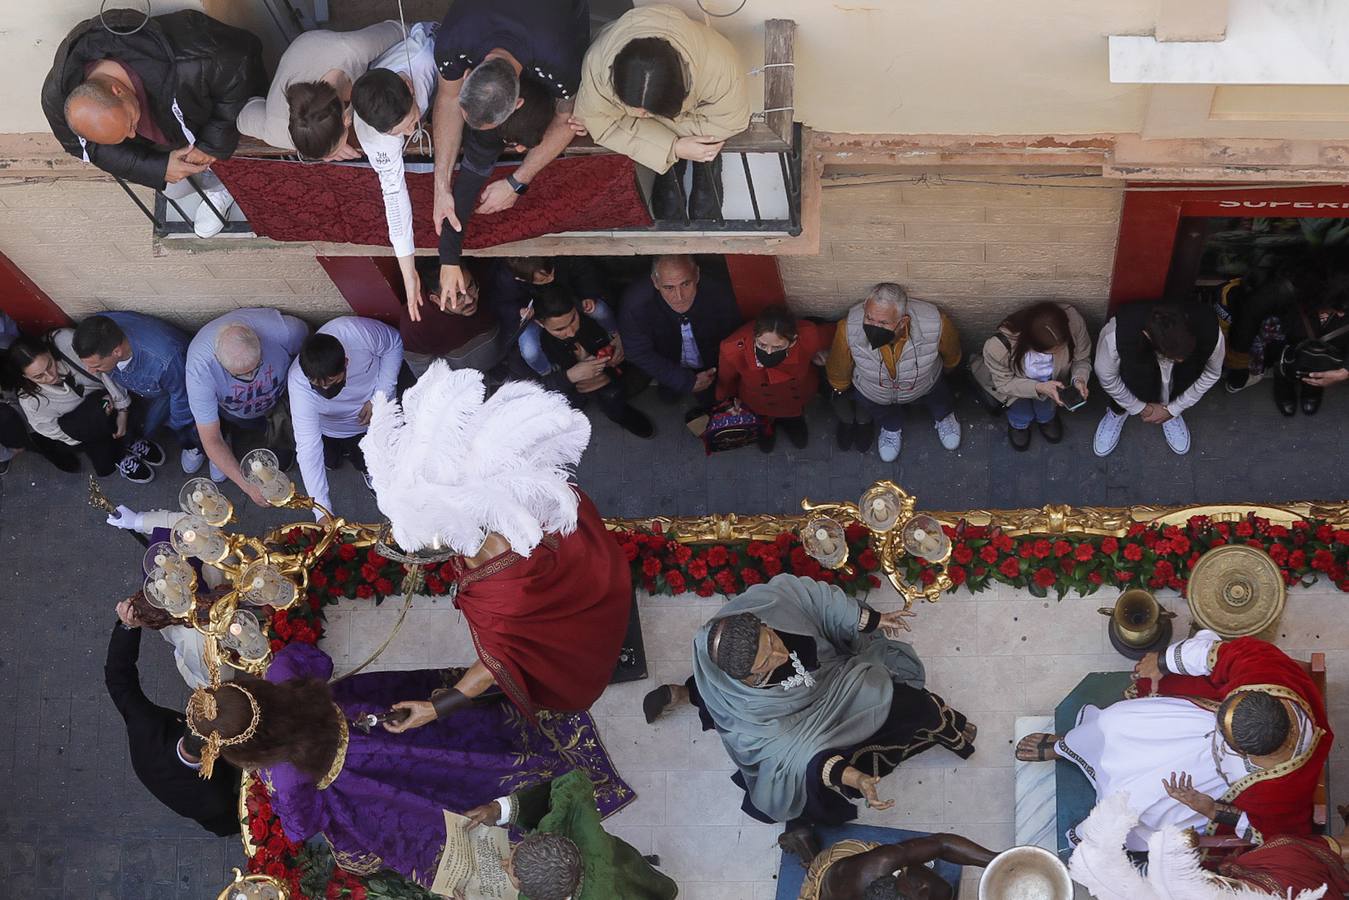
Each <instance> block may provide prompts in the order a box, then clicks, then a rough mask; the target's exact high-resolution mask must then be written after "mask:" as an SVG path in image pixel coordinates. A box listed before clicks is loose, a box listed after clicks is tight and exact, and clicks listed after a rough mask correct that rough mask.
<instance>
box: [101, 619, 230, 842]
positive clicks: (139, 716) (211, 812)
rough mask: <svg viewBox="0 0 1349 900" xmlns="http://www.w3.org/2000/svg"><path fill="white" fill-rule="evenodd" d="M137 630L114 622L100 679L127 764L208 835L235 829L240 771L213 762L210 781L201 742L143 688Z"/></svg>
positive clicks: (167, 803)
mask: <svg viewBox="0 0 1349 900" xmlns="http://www.w3.org/2000/svg"><path fill="white" fill-rule="evenodd" d="M140 650H141V629H139V628H127V627H125V626H123V625H122V623H121V622H118V623H117V624H116V625H114V626H113V629H112V639H111V640H110V641H109V642H108V659H107V662H106V663H105V664H104V666H103V680H104V682H105V683H106V684H107V687H108V694H109V695H110V696H111V697H112V702H113V703H114V704H116V705H117V711H118V712H120V713H121V714H122V718H123V720H125V721H126V737H127V743H128V745H129V747H130V750H131V768H132V769H134V770H135V772H136V777H137V778H139V779H140V780H141V783H142V784H144V785H145V787H146V788H147V789H148V790H149V791H150V793H152V794H154V795H155V799H156V800H158V801H159V802H160V803H163V804H164V805H165V806H167V807H168V808H169V809H171V810H173V811H174V812H176V813H177V814H178V815H180V816H185V817H187V818H189V819H193V820H195V821H196V822H197V823H198V824H200V825H201V827H202V828H205V829H206V830H207V831H209V832H211V833H212V834H216V835H219V836H220V837H226V836H228V835H231V834H238V833H239V770H238V769H236V768H234V767H233V766H231V765H229V764H227V763H225V762H223V761H217V762H216V764H215V772H214V773H213V774H212V775H211V777H210V778H209V779H203V778H201V777H200V775H199V774H198V770H199V769H200V768H201V756H200V752H201V741H200V739H198V738H196V737H195V736H193V735H192V734H191V733H189V732H185V730H184V726H185V723H186V720H185V719H184V718H183V714H182V713H181V712H176V711H174V710H172V709H166V708H165V707H162V706H156V705H155V704H154V703H151V702H150V698H148V697H146V696H145V692H144V691H143V690H141V679H140V673H139V672H138V671H137V669H136V662H137V660H138V659H139V658H140Z"/></svg>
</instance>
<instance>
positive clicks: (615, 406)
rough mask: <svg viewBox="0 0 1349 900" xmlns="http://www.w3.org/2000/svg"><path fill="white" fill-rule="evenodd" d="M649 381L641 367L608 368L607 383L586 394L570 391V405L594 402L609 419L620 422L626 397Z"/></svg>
mask: <svg viewBox="0 0 1349 900" xmlns="http://www.w3.org/2000/svg"><path fill="white" fill-rule="evenodd" d="M650 383H651V379H650V377H649V376H648V375H647V374H646V373H645V372H643V371H642V370H641V369H638V368H637V367H636V366H630V365H623V366H621V367H620V371H619V372H617V373H615V372H613V371H612V370H610V373H609V383H608V384H606V385H605V386H604V387H602V388H600V389H599V390H598V391H591V392H590V393H588V394H582V393H580V392H579V391H572V392H571V401H572V406H574V407H576V408H577V409H584V408H585V407H586V406H587V405H588V404H590V403H594V404H595V405H596V406H598V407H599V408H600V411H601V412H603V413H604V415H605V416H606V417H607V418H608V419H609V421H611V422H620V423H621V422H622V421H623V416H624V413H625V412H626V411H627V409H628V398H629V397H634V396H636V395H637V394H639V393H641V392H642V391H643V390H644V389H645V388H646V386H647V385H648V384H650Z"/></svg>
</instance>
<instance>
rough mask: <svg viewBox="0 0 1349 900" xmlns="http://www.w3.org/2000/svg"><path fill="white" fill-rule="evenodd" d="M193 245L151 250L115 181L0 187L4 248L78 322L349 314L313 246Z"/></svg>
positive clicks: (0, 243) (145, 226) (137, 214)
mask: <svg viewBox="0 0 1349 900" xmlns="http://www.w3.org/2000/svg"><path fill="white" fill-rule="evenodd" d="M140 193H141V195H142V198H143V199H145V201H146V202H147V204H148V203H150V202H151V199H150V197H151V194H150V192H149V191H148V190H144V189H141V191H140ZM190 243H191V242H190V241H189V240H184V241H182V242H168V243H167V249H165V248H156V246H155V242H154V240H153V237H152V235H151V229H150V223H149V221H148V220H147V219H146V218H145V215H144V214H143V213H142V212H141V211H140V210H139V209H137V208H136V206H135V205H134V204H133V203H132V202H131V199H130V198H129V197H127V196H126V194H125V193H123V191H122V189H121V188H120V187H118V186H117V185H116V184H115V183H113V182H111V181H101V180H98V181H85V180H73V179H72V180H63V181H42V182H32V183H17V182H16V183H6V184H0V252H3V253H4V254H5V255H6V256H8V257H9V258H10V259H11V260H13V261H14V263H15V264H16V265H17V266H19V268H21V269H23V271H24V272H25V273H26V274H27V275H28V277H30V278H32V279H33V281H35V282H36V283H37V284H38V286H39V287H41V288H42V289H43V290H44V291H46V292H47V294H48V296H50V297H51V298H52V300H53V301H55V302H56V304H57V305H58V306H60V307H61V308H62V309H63V310H65V311H66V313H67V314H68V315H70V316H71V317H72V318H74V319H77V320H78V319H80V318H83V317H84V316H87V315H91V314H93V313H97V312H100V311H102V310H107V309H132V310H137V311H139V312H145V313H149V314H151V315H156V316H162V317H163V318H165V319H168V320H170V321H172V322H175V323H177V324H180V325H182V326H184V327H186V328H195V327H197V326H200V325H201V324H203V323H204V322H206V321H208V320H210V319H212V318H214V317H215V316H218V315H220V314H221V313H224V312H227V311H229V310H231V309H236V308H239V307H246V306H271V307H276V308H278V309H282V310H284V311H285V312H288V313H291V314H293V315H298V316H301V317H304V318H306V319H309V320H311V321H312V322H314V323H321V322H324V321H326V320H328V319H330V318H332V317H333V316H337V315H343V314H349V313H350V312H351V307H349V306H348V305H347V303H346V301H345V300H343V299H342V295H341V294H339V293H338V291H337V288H336V287H335V286H334V285H333V283H332V281H331V280H329V278H328V276H327V274H325V273H324V271H323V269H322V268H321V267H320V266H319V264H318V262H317V261H316V260H315V259H314V251H313V250H312V249H311V248H309V247H306V246H303V245H301V246H296V247H293V248H292V247H277V248H267V249H251V248H250V249H209V250H200V249H197V250H195V251H194V250H193V249H192V248H191V247H190V246H189V245H190ZM212 243H213V244H214V245H215V246H216V247H219V246H220V245H221V244H222V243H223V241H214V242H212ZM199 246H200V245H198V247H199ZM0 305H3V301H2V300H0Z"/></svg>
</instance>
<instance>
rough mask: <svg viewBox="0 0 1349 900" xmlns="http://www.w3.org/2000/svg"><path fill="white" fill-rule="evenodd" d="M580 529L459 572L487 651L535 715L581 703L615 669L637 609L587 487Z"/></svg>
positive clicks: (476, 642) (469, 616)
mask: <svg viewBox="0 0 1349 900" xmlns="http://www.w3.org/2000/svg"><path fill="white" fill-rule="evenodd" d="M576 493H577V494H579V495H580V504H579V507H578V509H577V523H576V530H575V531H574V532H572V533H571V534H569V535H566V536H561V535H556V534H550V535H547V536H545V537H544V540H543V542H542V543H540V544H539V545H538V546H537V547H536V548H535V549H534V552H533V553H531V554H530V555H529V556H528V557H521V556H520V555H519V554H517V553H515V552H514V551H513V550H507V551H506V552H505V553H502V554H500V555H498V556H494V557H492V558H491V559H490V560H488V561H487V562H485V563H483V564H482V565H481V566H479V567H478V568H476V569H467V570H464V571H463V572H462V574H461V575H460V578H459V592H458V594H457V596H456V597H455V600H454V603H455V606H457V607H458V608H459V609H460V610H462V611H463V613H464V618H465V619H466V620H467V621H468V626H469V630H470V631H471V633H472V635H473V646H474V648H475V649H476V650H477V651H478V658H479V659H481V660H482V662H483V665H485V666H487V668H488V669H489V670H490V671H491V673H492V677H493V678H494V679H495V680H496V683H497V684H498V685H499V686H500V687H501V689H502V690H503V691H505V693H506V696H507V697H508V698H510V700H511V702H512V703H514V704H515V705H516V706H517V707H519V708H520V711H521V712H523V713H524V714H525V715H527V716H529V717H530V718H531V719H533V718H534V717H535V715H536V714H537V713H538V711H539V710H541V709H550V710H560V711H569V712H573V711H579V710H585V709H589V708H590V705H591V704H592V703H594V702H595V700H596V699H598V698H599V696H600V694H602V693H603V692H604V688H605V686H607V685H608V684H609V679H610V677H611V676H612V675H613V673H614V666H615V665H617V663H618V654H619V651H620V650H621V649H622V645H623V637H624V635H625V634H626V633H627V630H628V617H629V614H630V612H631V610H632V571H631V569H629V567H628V561H627V557H625V556H624V555H623V551H622V550H621V549H620V548H619V546H618V543H617V542H616V541H615V540H614V539H613V537H612V536H611V535H610V534H609V532H608V530H606V529H605V527H604V520H603V519H601V518H600V514H599V510H597V509H596V508H595V504H594V503H593V502H592V501H591V499H590V498H589V497H587V496H586V495H585V494H584V493H583V492H581V491H580V490H577V492H576Z"/></svg>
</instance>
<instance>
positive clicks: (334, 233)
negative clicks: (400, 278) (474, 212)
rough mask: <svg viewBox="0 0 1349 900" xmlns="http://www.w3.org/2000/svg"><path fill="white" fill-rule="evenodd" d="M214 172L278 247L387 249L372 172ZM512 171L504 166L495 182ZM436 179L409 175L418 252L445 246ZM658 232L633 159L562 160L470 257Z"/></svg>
mask: <svg viewBox="0 0 1349 900" xmlns="http://www.w3.org/2000/svg"><path fill="white" fill-rule="evenodd" d="M211 171H213V172H215V173H216V175H217V176H219V178H220V180H221V181H223V182H224V183H225V185H226V186H227V187H228V188H229V190H230V193H231V194H232V195H233V196H234V199H235V201H236V202H238V204H239V208H240V209H242V210H243V212H244V215H246V216H247V217H248V222H249V224H250V225H251V226H252V227H253V232H254V233H255V234H257V235H259V236H260V237H267V238H272V239H273V240H277V241H330V242H333V243H339V244H376V245H379V244H387V243H388V241H389V232H388V227H387V225H386V224H385V219H384V202H383V200H382V199H381V196H380V191H379V179H378V178H377V177H376V175H375V173H374V171H373V170H371V169H367V168H364V167H357V166H340V165H326V164H314V163H299V162H286V161H283V160H273V159H231V160H224V161H221V162H218V163H215V164H214V165H213V166H212V167H211ZM511 171H512V169H510V168H500V169H498V170H497V171H496V173H495V174H494V175H493V178H492V180H493V181H495V180H498V179H501V178H505V177H506V175H508V174H509V173H510V172H511ZM431 180H432V175H431V173H430V172H425V173H409V174H408V176H407V181H408V192H409V193H410V194H411V196H412V213H413V221H414V223H415V226H414V227H415V234H416V240H417V246H418V247H436V246H437V243H438V242H437V239H436V234H435V231H434V229H433V228H432V227H431V203H432V198H431V190H432V181H431ZM650 224H651V215H650V213H648V212H647V209H646V204H645V203H643V202H642V197H641V194H640V193H639V192H638V189H637V176H636V173H635V170H634V166H633V162H632V160H630V159H628V158H627V157H625V156H609V155H606V156H589V157H575V158H572V159H559V160H555V161H553V162H552V163H551V164H550V165H549V166H548V167H547V168H546V169H544V170H543V171H542V172H541V173H539V175H538V177H536V178H535V179H534V181H533V183H531V184H530V187H529V193H527V194H525V195H524V196H523V197H521V198H520V199H519V201H518V202H517V203H516V204H515V206H514V207H512V208H511V209H508V210H506V211H505V212H501V213H496V214H494V215H490V216H483V215H479V216H474V217H473V219H472V220H471V221H470V222H469V224H468V234H467V235H466V236H465V238H464V247H465V249H469V250H473V249H479V248H482V247H493V246H496V245H497V244H506V243H510V242H511V241H523V240H527V239H528V238H535V237H539V236H541V235H545V234H554V233H556V232H559V231H607V230H610V229H614V228H632V227H642V226H647V225H650Z"/></svg>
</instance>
